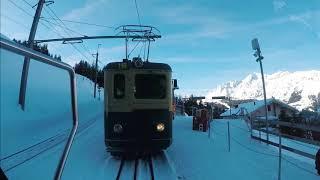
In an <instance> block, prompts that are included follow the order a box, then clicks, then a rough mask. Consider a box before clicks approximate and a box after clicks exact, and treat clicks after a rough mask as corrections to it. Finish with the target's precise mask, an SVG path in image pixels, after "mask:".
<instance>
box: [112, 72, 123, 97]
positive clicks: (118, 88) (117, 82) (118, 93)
mask: <svg viewBox="0 0 320 180" xmlns="http://www.w3.org/2000/svg"><path fill="white" fill-rule="evenodd" d="M124 92H125V78H124V75H123V74H116V75H114V89H113V94H114V97H115V98H116V99H120V98H123V97H124Z"/></svg>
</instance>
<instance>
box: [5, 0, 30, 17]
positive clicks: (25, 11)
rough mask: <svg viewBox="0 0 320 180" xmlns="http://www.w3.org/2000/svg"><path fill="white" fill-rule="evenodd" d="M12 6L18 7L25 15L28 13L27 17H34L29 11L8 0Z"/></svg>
mask: <svg viewBox="0 0 320 180" xmlns="http://www.w3.org/2000/svg"><path fill="white" fill-rule="evenodd" d="M8 1H9V2H10V3H11V4H12V5H14V6H15V7H17V8H18V9H20V10H21V11H23V12H24V13H26V14H27V15H29V16H30V17H33V15H32V14H30V13H29V12H28V11H27V10H25V9H23V8H22V7H21V6H19V5H17V4H16V3H15V2H13V1H12V0H8Z"/></svg>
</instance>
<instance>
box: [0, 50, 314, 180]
mask: <svg viewBox="0 0 320 180" xmlns="http://www.w3.org/2000/svg"><path fill="white" fill-rule="evenodd" d="M0 53H1V60H0V67H1V71H0V72H1V153H0V157H1V168H2V169H3V170H4V171H5V174H6V175H7V176H8V177H9V179H52V178H53V176H54V172H55V168H56V165H57V162H58V160H59V158H60V155H61V153H62V150H63V147H64V144H65V138H66V132H67V130H68V129H69V128H70V127H71V108H70V97H69V96H70V90H69V85H68V82H69V79H68V74H67V73H66V72H64V71H61V70H58V69H55V68H52V67H50V66H47V65H44V64H41V63H37V62H34V61H31V67H30V74H29V75H30V79H29V82H28V90H27V103H26V111H22V110H21V109H20V108H19V106H18V103H17V102H18V92H19V84H20V75H21V69H22V64H23V61H22V60H23V57H21V56H18V55H14V54H12V53H9V52H7V51H3V50H1V52H0ZM77 90H78V104H79V118H80V119H79V120H80V125H79V130H78V132H77V135H76V138H75V141H74V144H73V146H72V148H71V151H70V155H69V157H68V160H67V163H66V167H65V169H64V172H63V175H62V178H63V179H104V180H105V179H115V177H116V173H117V170H118V168H119V163H120V161H119V160H118V159H116V158H113V157H111V156H110V154H109V153H107V152H106V150H105V145H104V126H103V103H102V101H98V100H94V99H93V97H92V84H91V82H90V81H89V80H87V79H86V78H83V77H81V76H78V77H77ZM227 121H228V120H214V121H213V122H212V131H211V137H210V138H209V137H208V133H203V132H197V131H192V128H191V127H192V118H191V117H184V116H177V117H176V118H175V120H174V121H173V131H174V132H173V144H172V145H171V146H170V147H169V148H168V149H167V150H166V151H165V153H164V155H163V156H162V157H161V156H160V157H158V158H154V159H153V162H154V170H155V176H156V179H175V178H178V179H196V180H197V179H199V180H205V179H208V180H211V179H230V180H231V179H239V178H241V179H247V180H251V179H252V180H257V179H259V180H260V179H261V180H270V179H271V180H272V179H277V178H278V177H277V175H278V152H277V148H275V147H273V146H270V145H266V144H264V143H260V142H258V141H256V140H253V139H251V138H250V132H249V131H248V129H246V128H247V126H246V124H245V123H244V122H243V121H242V120H230V125H231V126H230V132H231V133H230V134H231V148H230V149H231V150H230V152H228V140H227V124H226V123H227ZM43 140H45V141H43ZM37 143H39V144H38V145H35V144H37ZM32 145H35V146H32ZM26 148H29V149H27V150H25V149H26ZM21 150H25V151H21ZM19 151H21V152H20V153H17V154H14V153H16V152H19ZM9 155H12V156H10V157H8V156H9ZM4 158H6V159H4ZM132 163H133V162H130V161H129V162H128V165H125V166H124V171H126V172H127V171H128V173H127V174H125V175H126V176H125V177H124V179H127V178H130V177H132V176H131V175H132V172H129V171H131V170H132V169H131V168H130V167H131V165H130V164H132ZM146 166H147V165H146V164H143V162H142V163H141V166H139V170H138V171H139V172H140V175H139V176H138V177H140V179H148V178H146V177H149V176H147V175H146V174H144V172H145V171H144V168H146ZM130 173H131V174H130ZM281 173H282V179H284V180H286V179H288V180H300V179H308V180H316V179H317V180H318V179H319V176H317V175H316V174H315V169H314V162H313V161H312V160H310V159H306V158H303V157H299V156H297V155H295V154H292V153H291V154H290V153H288V152H285V151H284V154H283V161H282V167H281ZM138 174H139V173H138Z"/></svg>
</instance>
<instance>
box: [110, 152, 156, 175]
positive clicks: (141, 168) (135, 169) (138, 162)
mask: <svg viewBox="0 0 320 180" xmlns="http://www.w3.org/2000/svg"><path fill="white" fill-rule="evenodd" d="M115 179H116V180H120V179H133V180H138V179H148V180H150V179H151V180H154V179H155V177H154V170H153V162H152V157H151V155H147V156H144V157H140V158H135V159H134V160H133V159H127V158H125V157H123V158H121V162H120V164H119V169H118V172H117V176H116V178H115Z"/></svg>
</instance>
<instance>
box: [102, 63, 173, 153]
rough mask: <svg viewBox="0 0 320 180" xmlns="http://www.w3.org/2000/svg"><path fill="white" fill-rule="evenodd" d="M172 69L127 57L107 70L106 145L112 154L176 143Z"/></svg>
mask: <svg viewBox="0 0 320 180" xmlns="http://www.w3.org/2000/svg"><path fill="white" fill-rule="evenodd" d="M171 74H172V70H171V67H170V66H169V65H168V64H164V63H152V62H142V61H141V60H134V61H130V60H123V62H112V63H109V64H108V65H107V67H106V68H105V70H104V84H105V101H104V102H105V118H104V129H105V144H106V147H107V150H108V151H109V152H111V154H113V155H114V154H117V153H119V152H143V151H159V150H162V149H166V148H167V147H169V146H170V144H171V143H172V119H173V107H172V87H171V86H172V84H171Z"/></svg>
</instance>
